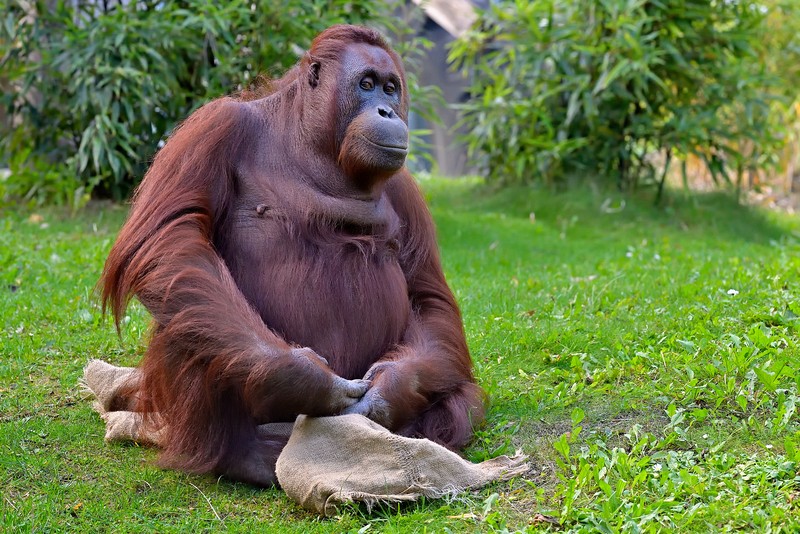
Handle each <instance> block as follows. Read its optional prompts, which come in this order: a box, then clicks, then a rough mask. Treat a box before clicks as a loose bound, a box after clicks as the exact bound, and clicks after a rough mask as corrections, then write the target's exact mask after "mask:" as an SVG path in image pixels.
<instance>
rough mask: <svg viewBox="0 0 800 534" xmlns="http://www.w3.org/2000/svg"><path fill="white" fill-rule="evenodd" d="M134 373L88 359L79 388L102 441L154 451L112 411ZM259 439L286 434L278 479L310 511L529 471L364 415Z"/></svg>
mask: <svg viewBox="0 0 800 534" xmlns="http://www.w3.org/2000/svg"><path fill="white" fill-rule="evenodd" d="M139 378H140V375H139V371H138V370H137V369H135V368H132V367H116V366H113V365H110V364H108V363H105V362H103V361H101V360H91V361H90V362H89V364H88V365H87V366H86V368H85V369H84V376H83V379H82V380H81V382H80V383H81V386H83V388H84V390H85V391H87V392H89V393H90V394H91V395H93V396H94V397H95V402H94V403H93V407H94V409H95V410H96V411H97V412H98V413H99V414H100V416H101V417H102V418H103V420H105V422H106V435H105V439H106V441H109V442H111V441H133V442H137V443H144V444H151V445H156V446H157V445H158V444H159V443H160V440H161V439H163V432H162V431H152V430H149V429H148V428H147V427H145V426H144V425H143V424H142V423H143V420H142V415H141V414H139V413H136V412H128V411H109V407H111V406H113V405H114V400H115V395H116V393H117V392H118V391H119V389H120V388H121V387H122V386H123V385H126V384H129V383H130V382H129V381H132V380H139ZM259 432H260V433H265V434H271V435H284V436H285V435H289V433H291V437H290V438H289V442H288V443H287V445H286V447H285V448H284V449H283V452H281V454H280V456H279V457H278V463H277V466H276V474H277V476H278V482H279V483H280V485H281V487H282V488H283V489H284V491H286V494H287V495H288V496H289V497H291V498H292V499H294V500H295V501H296V502H297V503H299V504H300V505H301V506H303V507H304V508H306V509H308V510H313V511H315V512H318V513H321V514H325V515H330V514H333V513H334V512H335V510H336V505H338V504H341V503H346V502H363V503H366V504H367V506H371V505H373V504H375V503H377V502H398V501H412V500H415V499H418V498H420V497H423V496H424V497H427V498H439V497H443V496H447V495H455V494H456V493H459V492H461V491H464V490H466V489H470V488H478V487H481V486H483V485H486V484H488V483H489V482H492V481H494V480H506V479H509V478H512V477H514V476H518V475H521V474H523V473H525V472H526V471H528V470H529V468H530V466H529V465H528V463H527V462H526V460H527V458H526V457H525V456H522V455H517V456H515V457H513V458H509V457H507V456H500V457H498V458H494V459H492V460H488V461H486V462H483V463H480V464H472V463H470V462H467V461H466V460H464V459H462V458H461V457H460V456H458V455H457V454H455V453H454V452H452V451H449V450H448V449H446V448H444V447H442V446H441V445H437V444H436V443H434V442H432V441H430V440H427V439H412V438H405V437H402V436H397V435H395V434H392V433H391V432H389V431H388V430H387V429H385V428H384V427H382V426H380V425H379V424H377V423H375V422H373V421H371V420H369V419H367V418H366V417H363V416H361V415H355V414H353V415H342V416H336V417H316V418H314V417H306V416H302V415H301V416H299V417H298V418H297V421H295V423H294V427H292V426H291V424H287V423H275V424H269V425H262V426H261V427H259Z"/></svg>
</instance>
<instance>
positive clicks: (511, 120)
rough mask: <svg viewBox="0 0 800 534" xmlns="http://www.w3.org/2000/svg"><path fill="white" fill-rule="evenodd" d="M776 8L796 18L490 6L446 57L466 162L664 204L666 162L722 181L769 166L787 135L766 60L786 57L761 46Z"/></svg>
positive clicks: (731, 11)
mask: <svg viewBox="0 0 800 534" xmlns="http://www.w3.org/2000/svg"><path fill="white" fill-rule="evenodd" d="M776 10H781V13H782V14H783V16H793V17H798V16H800V6H797V5H795V4H793V3H787V2H781V1H774V2H765V3H760V4H756V3H752V2H744V1H736V0H730V1H724V2H721V1H720V2H717V1H709V0H661V1H658V2H655V1H649V0H633V1H629V0H606V1H603V2H596V1H595V0H518V1H516V2H504V3H498V4H496V5H493V7H492V8H491V9H490V10H489V11H487V12H485V13H483V14H482V16H481V20H480V23H479V24H478V25H477V26H476V28H475V29H474V30H473V31H471V32H470V33H469V34H468V35H467V36H466V37H464V38H463V39H462V40H460V41H458V42H457V43H456V44H455V46H454V47H453V49H452V51H451V59H453V60H454V61H456V62H457V64H458V65H460V66H461V67H463V68H466V69H469V70H470V72H471V73H472V75H473V80H474V83H473V85H472V89H471V92H472V94H473V95H474V98H473V99H472V100H470V101H469V102H468V103H466V104H465V105H464V106H463V110H464V112H465V122H466V125H467V127H468V129H469V133H468V135H467V136H466V139H467V142H468V146H469V149H470V153H471V155H472V156H473V157H474V158H475V159H476V160H477V163H478V164H479V165H480V166H482V168H483V169H484V172H485V173H486V175H487V176H488V178H489V179H490V180H493V181H495V182H497V183H500V184H504V183H510V182H526V181H543V182H545V183H550V184H568V183H569V180H570V179H588V178H589V177H591V178H594V177H596V176H599V177H605V178H608V179H614V180H616V181H617V184H618V185H619V187H620V188H621V189H625V190H630V189H634V188H636V187H639V186H642V185H648V184H655V185H658V186H659V194H660V191H661V187H662V186H663V180H664V177H665V176H666V170H667V168H668V167H669V164H670V162H671V160H672V158H673V157H677V158H678V159H682V160H684V161H685V158H686V157H687V156H688V155H690V154H693V155H695V156H698V157H700V158H702V160H703V161H705V163H706V165H707V166H708V169H709V170H710V171H711V174H712V176H713V177H714V179H715V180H718V181H720V182H724V181H728V182H730V181H732V179H731V177H730V171H731V169H733V170H734V171H736V172H737V173H738V175H739V176H741V173H742V172H743V171H744V170H745V169H747V168H748V167H752V166H762V165H765V164H766V163H768V161H766V159H765V156H764V155H765V154H769V153H770V152H771V151H774V148H775V146H776V144H778V143H780V139H781V135H782V131H783V128H784V123H783V122H782V120H779V119H780V113H778V111H780V110H782V109H783V110H785V109H786V107H785V106H784V107H781V106H780V105H779V102H780V101H779V100H778V99H779V97H780V96H781V95H783V94H785V93H786V91H785V89H786V88H787V87H790V86H791V85H792V84H795V83H796V82H797V81H798V80H797V79H795V80H792V79H790V78H789V77H785V76H777V75H776V74H783V73H782V72H781V71H780V69H774V68H773V69H770V68H767V66H766V65H765V62H764V61H762V60H761V58H763V57H764V56H767V55H781V54H782V55H784V57H787V58H788V56H786V54H787V53H789V52H788V51H787V50H785V49H778V48H777V47H773V48H772V49H770V48H768V47H769V42H770V41H769V40H768V39H765V36H766V35H767V34H768V33H769V27H768V25H767V21H768V16H769V15H770V14H772V13H774V12H775V11H776ZM792 39H793V40H794V43H795V44H796V43H797V40H796V37H792ZM774 42H775V41H773V43H774ZM792 53H794V54H795V55H794V56H793V57H794V58H795V59H796V57H797V56H796V53H797V49H796V48H795V50H794V51H793V52H792ZM785 63H790V62H789V61H784V64H785ZM795 72H796V70H795ZM795 87H796V86H795Z"/></svg>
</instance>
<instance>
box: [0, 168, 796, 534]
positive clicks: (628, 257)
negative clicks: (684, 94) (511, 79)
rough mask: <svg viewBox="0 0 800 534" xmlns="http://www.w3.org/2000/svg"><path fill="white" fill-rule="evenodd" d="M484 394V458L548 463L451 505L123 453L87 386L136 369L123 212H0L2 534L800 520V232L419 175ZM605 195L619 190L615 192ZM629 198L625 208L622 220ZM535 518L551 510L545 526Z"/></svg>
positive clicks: (764, 216)
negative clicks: (119, 316) (112, 284)
mask: <svg viewBox="0 0 800 534" xmlns="http://www.w3.org/2000/svg"><path fill="white" fill-rule="evenodd" d="M424 188H425V191H426V194H427V196H428V199H429V202H430V205H431V209H432V211H433V213H434V216H435V218H436V220H437V224H438V228H439V237H440V246H441V249H442V255H443V261H444V265H445V270H446V272H447V276H448V279H449V281H450V283H451V286H452V287H453V289H454V291H455V293H456V295H457V297H458V300H459V303H460V305H461V307H462V311H463V314H464V321H465V326H466V330H467V335H468V338H469V343H470V347H471V350H472V355H473V359H474V360H475V364H476V368H477V375H478V378H479V380H480V382H481V384H482V385H483V386H484V387H485V388H486V390H487V391H488V392H489V394H490V396H491V398H492V404H491V407H490V409H489V412H488V418H487V422H486V424H485V426H484V427H483V428H482V429H481V430H480V431H479V433H478V436H477V438H476V440H475V442H474V443H473V445H472V446H471V447H470V448H469V449H468V450H467V451H466V453H467V456H468V457H469V458H470V459H472V460H474V461H479V460H481V459H484V458H488V457H491V456H494V455H497V454H501V453H508V452H513V451H514V450H516V449H522V450H523V451H524V452H526V453H527V454H529V455H530V456H531V460H532V463H533V465H534V469H533V471H532V472H531V474H530V476H528V477H526V479H525V480H523V479H518V480H515V481H512V482H511V483H503V484H496V485H494V486H492V487H489V488H486V489H484V490H482V491H480V492H476V493H470V494H465V495H463V496H462V497H460V498H458V499H456V500H453V501H444V500H439V501H432V502H431V501H429V502H422V503H416V504H412V505H404V506H401V507H399V508H398V507H385V508H381V509H378V510H373V511H372V512H371V513H368V512H366V511H365V510H363V509H359V508H347V509H343V510H342V511H341V514H340V515H338V516H336V517H334V518H332V519H321V518H317V517H316V516H314V515H311V514H309V513H307V512H304V511H303V510H302V509H300V508H299V507H298V506H296V505H295V504H293V503H292V502H291V501H289V500H288V499H287V498H286V497H285V496H284V495H283V494H282V493H281V492H280V491H277V490H266V491H260V490H256V489H252V488H250V487H247V486H244V485H241V484H234V483H230V482H227V481H225V480H217V479H214V478H211V477H197V476H187V475H183V474H180V473H176V472H171V471H162V470H160V469H157V468H155V467H153V465H152V461H153V459H154V457H155V454H154V451H152V450H149V449H143V448H139V447H136V446H120V445H106V444H104V443H103V425H102V423H101V421H100V419H99V418H98V417H97V416H96V415H95V414H94V413H93V412H92V411H91V407H90V403H89V402H88V401H87V400H86V399H84V398H83V397H82V394H81V393H80V391H79V389H78V387H77V385H76V383H77V379H78V377H79V375H80V373H81V369H82V367H83V365H84V364H85V363H86V361H87V360H88V359H89V358H93V357H99V358H104V359H107V360H109V361H111V362H114V363H117V364H126V365H133V364H135V363H136V361H137V359H138V355H139V354H140V353H141V351H142V348H143V346H144V345H145V343H146V339H147V335H146V332H147V323H148V318H147V315H146V314H145V313H144V312H143V311H142V309H141V308H140V307H138V306H135V307H133V308H132V309H131V310H130V320H129V321H128V322H127V325H126V328H125V330H124V332H123V337H122V339H121V340H120V339H119V338H117V337H116V334H115V332H114V329H113V327H112V325H111V324H110V321H103V319H102V317H101V314H100V310H99V309H98V305H97V301H96V299H95V297H94V294H93V285H94V283H95V281H96V279H97V277H98V275H99V272H100V269H101V266H102V263H103V260H104V258H105V255H106V254H107V252H108V249H109V248H110V246H111V243H112V241H113V238H114V235H115V232H116V231H117V229H118V228H119V226H120V224H121V222H122V220H123V219H124V216H125V208H123V207H119V206H110V205H102V206H100V205H93V206H90V207H89V208H88V209H87V210H85V211H84V212H82V213H80V214H79V215H78V216H76V217H69V216H67V215H66V214H65V213H64V212H62V211H59V210H56V209H47V210H41V211H38V212H36V213H33V212H31V211H27V210H22V209H20V210H6V211H5V212H2V214H0V215H2V218H0V317H1V318H2V319H1V321H2V322H0V325H1V326H2V331H0V531H8V532H17V531H23V532H24V531H37V532H39V531H70V532H75V531H83V532H95V531H124V532H142V531H143V532H149V531H159V532H191V531H199V530H211V531H217V530H230V531H241V532H253V531H264V532H267V531H269V532H276V531H286V532H309V531H312V532H346V531H352V532H358V531H362V532H373V531H387V532H426V531H430V532H441V531H445V530H448V529H449V530H451V531H463V532H473V531H476V530H477V531H505V530H506V529H507V530H512V531H513V530H517V529H518V530H527V531H530V532H534V531H538V530H540V529H547V528H548V525H550V523H547V522H543V521H542V517H541V516H547V517H549V518H553V519H554V520H555V521H557V522H559V523H560V524H561V527H556V526H553V525H550V526H549V528H551V529H554V530H567V531H575V532H579V531H586V532H597V531H600V532H619V531H629V532H636V531H658V530H663V531H679V532H693V531H697V532H707V531H716V530H754V531H759V532H765V531H768V530H770V529H771V530H772V531H779V530H781V529H783V530H784V531H786V532H793V531H797V530H798V529H800V504H798V503H800V476H798V468H799V467H800V451H799V450H798V449H800V425H799V424H798V415H797V413H796V411H795V410H796V406H797V405H798V404H800V399H799V398H798V385H800V372H798V371H800V369H798V368H799V367H800V358H798V340H799V339H800V338H799V337H798V326H799V325H800V323H798V317H799V316H800V297H798V295H800V233H799V232H800V223H798V221H797V220H796V219H794V218H789V217H787V216H781V215H778V214H774V213H767V212H762V211H758V210H755V209H745V208H741V207H738V206H736V205H735V203H734V202H733V201H732V200H730V199H729V198H727V197H725V196H722V195H702V196H685V195H683V194H681V193H674V192H673V193H672V197H671V199H670V200H671V201H670V202H668V203H667V204H668V205H667V206H665V207H661V208H653V207H652V206H651V205H650V199H649V198H646V199H644V200H641V201H639V200H636V199H630V198H628V199H627V200H626V204H625V205H624V207H623V205H622V200H621V198H620V197H619V196H618V195H616V194H614V193H610V194H608V193H601V192H591V191H577V192H573V193H570V194H556V193H551V192H547V191H536V190H523V189H511V190H507V191H504V192H500V193H490V192H487V191H486V190H484V189H480V188H478V187H476V185H475V184H474V183H472V182H469V181H459V182H446V181H438V180H430V181H426V182H424ZM607 199H608V201H607ZM620 208H621V209H620ZM537 514H541V516H539V515H537Z"/></svg>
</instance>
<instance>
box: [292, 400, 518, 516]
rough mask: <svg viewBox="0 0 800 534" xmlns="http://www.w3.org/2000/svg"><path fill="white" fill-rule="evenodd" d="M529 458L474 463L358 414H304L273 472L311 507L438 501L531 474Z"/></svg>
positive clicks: (330, 510) (322, 509)
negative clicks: (390, 429) (402, 434)
mask: <svg viewBox="0 0 800 534" xmlns="http://www.w3.org/2000/svg"><path fill="white" fill-rule="evenodd" d="M525 460H526V458H525V457H524V456H522V455H519V456H517V457H514V458H509V457H507V456H500V457H498V458H494V459H492V460H488V461H486V462H483V463H480V464H472V463H470V462H467V461H466V460H464V459H462V458H461V457H460V456H459V455H457V454H456V453H454V452H452V451H450V450H448V449H446V448H444V447H442V446H441V445H437V444H436V443H434V442H433V441H430V440H427V439H413V438H405V437H402V436H398V435H396V434H392V433H391V432H389V431H388V430H387V429H386V428H384V427H382V426H380V425H379V424H378V423H375V422H374V421H371V420H369V419H367V418H366V417H364V416H362V415H357V414H353V415H341V416H337V417H306V416H304V415H301V416H299V417H298V418H297V421H295V424H294V430H293V431H292V436H291V437H290V438H289V443H288V444H287V445H286V447H285V448H284V449H283V452H282V453H281V455H280V456H279V457H278V464H277V466H276V474H277V475H278V481H279V482H280V484H281V487H282V488H283V490H284V491H285V492H286V494H287V495H288V496H289V497H291V498H292V499H293V500H295V501H296V502H297V503H299V504H300V505H301V506H303V507H304V508H306V509H308V510H313V511H315V512H318V513H321V514H325V515H331V514H333V513H335V511H336V505H337V504H341V503H346V502H363V503H366V504H367V505H368V506H370V505H372V504H374V503H377V502H398V501H413V500H416V499H418V498H420V497H423V496H424V497H428V498H439V497H443V496H446V495H455V494H456V493H459V492H461V491H464V490H465V489H470V488H478V487H481V486H484V485H486V484H488V483H489V482H492V481H494V480H506V479H509V478H512V477H514V476H517V475H521V474H522V473H524V472H526V471H528V469H529V468H530V466H529V465H528V464H527V463H526V461H525Z"/></svg>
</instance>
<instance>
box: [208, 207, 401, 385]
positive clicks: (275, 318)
mask: <svg viewBox="0 0 800 534" xmlns="http://www.w3.org/2000/svg"><path fill="white" fill-rule="evenodd" d="M262 215H264V214H262ZM241 221H242V222H241V223H240V224H238V225H235V227H234V228H233V229H232V232H231V234H230V239H231V242H229V243H226V244H225V245H224V246H222V247H221V248H222V250H223V257H224V259H225V261H226V263H227V264H228V266H229V268H230V270H231V273H232V275H233V277H234V280H235V281H236V284H237V285H238V286H239V288H240V289H241V291H242V293H244V296H245V297H246V298H247V300H248V301H249V302H250V303H251V304H252V305H253V306H254V307H255V308H256V309H257V310H258V312H259V313H260V314H261V317H262V319H263V320H264V322H265V323H266V324H267V325H268V326H269V327H270V328H271V329H273V330H274V331H275V332H277V333H278V334H280V335H282V336H283V337H284V338H285V339H286V340H287V341H289V342H291V343H296V344H298V345H303V346H309V347H311V348H313V349H314V350H316V351H317V352H318V353H319V354H320V355H322V356H323V357H325V358H327V359H328V360H329V362H330V364H331V367H332V368H333V369H334V370H336V371H337V372H339V373H340V374H342V375H344V376H353V377H355V376H361V374H363V372H365V371H366V368H367V367H368V366H369V364H370V363H372V362H374V361H375V360H376V359H378V358H379V357H380V356H382V355H383V353H384V352H386V351H387V350H388V349H389V348H391V346H393V345H394V344H396V343H398V342H400V340H401V338H402V335H403V332H404V331H405V327H406V323H407V321H408V317H409V313H410V304H409V298H408V288H407V285H406V279H405V275H404V273H403V270H402V268H401V266H400V263H399V261H398V258H397V249H398V243H397V241H396V240H395V239H391V238H390V239H386V238H375V237H371V236H363V235H362V236H359V235H355V234H353V233H352V232H350V233H345V232H344V231H342V232H336V231H334V230H332V229H327V230H324V231H320V230H319V229H316V230H313V231H312V230H310V229H309V228H304V227H297V226H292V225H290V224H287V223H286V221H285V220H283V219H281V218H279V217H274V218H272V217H269V216H266V217H264V216H261V217H257V218H247V219H242V220H241ZM254 273H255V274H254ZM345 362H346V363H345ZM345 365H347V366H348V367H349V368H343V366H345Z"/></svg>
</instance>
